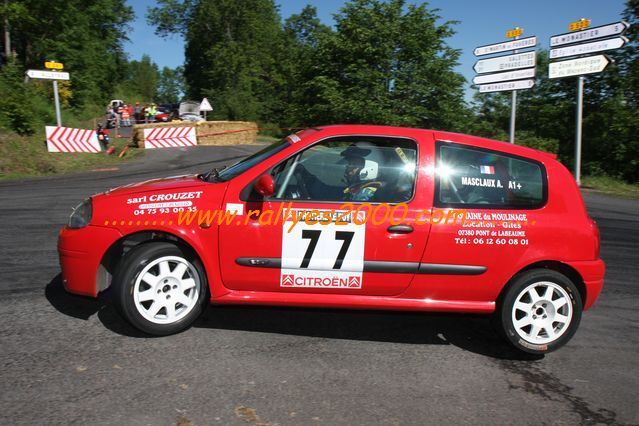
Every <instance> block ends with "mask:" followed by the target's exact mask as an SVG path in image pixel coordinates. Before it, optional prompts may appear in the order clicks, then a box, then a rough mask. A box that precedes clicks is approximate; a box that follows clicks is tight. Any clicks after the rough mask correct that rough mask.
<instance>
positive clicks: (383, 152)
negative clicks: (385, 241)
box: [271, 137, 417, 203]
mask: <svg viewBox="0 0 639 426" xmlns="http://www.w3.org/2000/svg"><path fill="white" fill-rule="evenodd" d="M416 166H417V146H416V143H415V142H414V141H412V140H409V139H400V138H386V137H341V138H332V139H329V140H326V141H323V142H320V143H318V144H316V145H313V146H311V147H309V148H307V149H306V150H304V151H302V152H300V153H298V154H296V155H294V156H292V157H290V158H288V159H287V160H285V161H284V162H282V163H280V164H279V165H277V166H276V167H274V168H273V170H272V172H271V174H272V176H273V180H274V183H275V185H274V186H275V194H274V195H273V196H272V197H271V199H280V200H310V201H329V202H330V201H333V202H338V201H362V202H389V203H398V202H405V201H408V200H410V199H411V198H412V195H413V191H414V187H415V177H416V168H417V167H416Z"/></svg>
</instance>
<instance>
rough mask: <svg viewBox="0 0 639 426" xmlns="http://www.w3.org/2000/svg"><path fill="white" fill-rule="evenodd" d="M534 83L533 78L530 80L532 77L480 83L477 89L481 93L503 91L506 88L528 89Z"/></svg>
mask: <svg viewBox="0 0 639 426" xmlns="http://www.w3.org/2000/svg"><path fill="white" fill-rule="evenodd" d="M534 85H535V80H532V79H530V80H516V81H505V82H503V83H492V84H482V85H481V86H479V91H480V92H481V93H488V92H504V91H507V90H522V89H530V88H531V87H533V86H534Z"/></svg>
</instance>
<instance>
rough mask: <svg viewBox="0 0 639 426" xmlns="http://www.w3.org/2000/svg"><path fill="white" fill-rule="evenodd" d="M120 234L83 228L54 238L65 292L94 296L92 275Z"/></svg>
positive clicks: (97, 228)
mask: <svg viewBox="0 0 639 426" xmlns="http://www.w3.org/2000/svg"><path fill="white" fill-rule="evenodd" d="M120 237H122V234H121V233H120V232H118V231H117V230H115V229H112V228H104V227H100V226H87V227H84V228H82V229H70V228H67V227H66V226H65V227H64V228H62V229H61V230H60V233H59V235H58V255H59V257H60V268H61V269H62V283H63V284H64V288H65V289H66V290H67V291H68V292H69V293H74V294H81V295H83V296H91V297H96V296H97V295H98V290H97V286H96V274H97V271H98V268H99V266H100V262H101V260H102V256H104V253H105V252H106V251H107V250H108V249H109V247H111V245H112V244H113V243H114V242H115V241H117V240H118V239H119V238H120Z"/></svg>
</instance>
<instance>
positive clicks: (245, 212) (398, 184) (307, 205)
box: [220, 136, 432, 296]
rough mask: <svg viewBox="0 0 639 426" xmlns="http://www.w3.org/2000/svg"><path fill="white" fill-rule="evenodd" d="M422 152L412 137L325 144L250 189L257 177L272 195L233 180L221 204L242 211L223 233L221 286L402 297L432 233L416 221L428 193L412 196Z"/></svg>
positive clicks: (348, 139) (291, 159)
mask: <svg viewBox="0 0 639 426" xmlns="http://www.w3.org/2000/svg"><path fill="white" fill-rule="evenodd" d="M351 154H356V156H358V157H361V158H357V161H356V162H357V163H358V164H357V166H360V167H355V166H354V165H353V164H351V163H353V162H354V160H353V159H352V158H350V155H351ZM419 155H420V153H419V150H418V143H417V141H416V140H414V139H411V138H404V137H389V136H346V137H344V136H340V137H331V138H327V139H324V140H321V141H319V142H317V143H314V144H312V145H311V146H310V147H307V148H305V149H303V150H300V151H298V152H295V153H294V154H292V155H290V156H289V157H288V158H285V159H284V160H283V161H280V162H279V163H277V164H275V165H274V166H272V167H268V168H266V169H264V170H257V173H255V175H254V176H253V177H254V179H253V181H252V182H254V181H255V179H257V178H258V177H259V176H260V175H262V174H267V175H269V176H271V177H272V179H273V182H274V193H273V194H272V195H271V196H269V197H266V198H264V197H261V196H259V195H257V194H256V193H255V191H251V189H252V185H253V183H252V182H251V183H249V184H248V185H247V184H246V182H245V181H244V182H240V181H239V180H238V181H237V182H234V181H231V183H230V185H229V188H228V190H227V195H226V197H225V201H226V203H227V205H233V206H239V210H241V211H242V219H241V220H238V221H237V223H235V224H232V225H222V226H221V228H220V265H221V271H222V279H223V282H224V285H225V286H226V287H227V288H230V289H233V290H244V291H271V292H299V293H328V294H345V295H368V296H393V295H398V294H401V293H402V292H403V291H404V290H406V288H407V287H408V286H409V284H410V282H411V280H412V278H413V276H414V274H415V272H416V270H417V268H418V264H419V260H420V258H421V255H422V253H423V251H424V248H425V245H426V241H427V238H428V233H429V231H430V226H429V225H428V224H421V225H419V226H418V225H416V223H415V221H416V219H417V218H418V215H419V214H420V212H421V209H420V207H421V206H422V205H424V204H426V203H425V201H424V200H425V198H427V197H428V196H429V191H426V190H419V189H418V188H420V189H421V187H420V185H423V184H424V183H425V182H423V179H424V176H423V175H422V174H421V173H419V172H418V171H419V161H421V160H420V157H419ZM354 169H359V170H356V171H355V172H354ZM349 173H350V175H351V178H349V177H348V175H349ZM353 173H355V174H357V176H356V177H354V178H353V177H352V176H353ZM430 194H431V195H432V192H430ZM249 215H250V218H249Z"/></svg>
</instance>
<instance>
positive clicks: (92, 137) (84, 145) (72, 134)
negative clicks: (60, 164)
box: [46, 126, 101, 153]
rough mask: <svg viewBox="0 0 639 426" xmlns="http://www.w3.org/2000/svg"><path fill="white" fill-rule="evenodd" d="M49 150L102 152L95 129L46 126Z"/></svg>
mask: <svg viewBox="0 0 639 426" xmlns="http://www.w3.org/2000/svg"><path fill="white" fill-rule="evenodd" d="M46 133H47V149H48V150H49V152H93V153H95V152H100V151H101V149H100V143H99V142H98V135H97V134H96V133H95V130H87V129H74V128H71V127H55V126H46Z"/></svg>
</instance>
